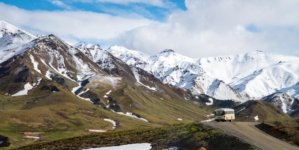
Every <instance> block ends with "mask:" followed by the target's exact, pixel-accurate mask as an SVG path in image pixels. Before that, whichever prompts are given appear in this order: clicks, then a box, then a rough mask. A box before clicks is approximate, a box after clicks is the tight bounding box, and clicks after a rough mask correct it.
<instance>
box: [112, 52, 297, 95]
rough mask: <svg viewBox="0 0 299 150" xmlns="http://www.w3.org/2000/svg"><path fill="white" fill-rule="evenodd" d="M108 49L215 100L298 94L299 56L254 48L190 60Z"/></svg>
mask: <svg viewBox="0 0 299 150" xmlns="http://www.w3.org/2000/svg"><path fill="white" fill-rule="evenodd" d="M108 51H109V52H110V53H111V54H113V55H114V56H116V57H118V58H120V59H121V60H123V61H125V62H126V63H128V64H129V65H131V66H135V67H139V68H143V69H145V70H146V71H148V72H149V73H151V74H153V75H154V76H156V77H157V78H159V79H160V80H161V81H162V82H163V83H165V84H171V85H175V86H179V87H182V88H184V89H190V90H191V91H192V92H193V94H208V95H210V96H213V97H215V98H218V99H235V100H247V99H249V98H253V99H259V98H262V97H264V96H267V95H269V94H272V93H275V92H278V91H281V92H286V93H288V94H290V95H291V96H295V97H296V96H297V95H296V94H297V92H296V91H297V90H296V89H297V88H296V85H297V83H298V75H299V65H297V64H298V63H299V57H297V56H284V55H277V54H271V53H267V52H263V51H259V50H257V51H253V52H249V53H246V54H239V55H228V56H219V57H206V58H199V59H193V58H189V57H186V56H183V55H181V54H178V53H175V52H174V51H173V50H164V51H162V52H160V53H158V54H156V55H152V56H149V55H147V54H144V53H141V52H136V51H132V50H127V49H125V48H123V47H118V46H113V47H110V48H109V49H108Z"/></svg>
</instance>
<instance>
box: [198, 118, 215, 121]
mask: <svg viewBox="0 0 299 150" xmlns="http://www.w3.org/2000/svg"><path fill="white" fill-rule="evenodd" d="M214 120H215V118H212V119H207V120H203V121H201V122H211V121H214Z"/></svg>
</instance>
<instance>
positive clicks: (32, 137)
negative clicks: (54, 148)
mask: <svg viewBox="0 0 299 150" xmlns="http://www.w3.org/2000/svg"><path fill="white" fill-rule="evenodd" d="M24 137H25V138H28V139H36V140H38V139H40V137H38V136H28V135H27V136H24Z"/></svg>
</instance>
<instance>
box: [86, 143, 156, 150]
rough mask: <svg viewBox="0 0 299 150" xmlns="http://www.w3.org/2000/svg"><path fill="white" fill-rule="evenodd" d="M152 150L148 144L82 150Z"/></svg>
mask: <svg viewBox="0 0 299 150" xmlns="http://www.w3.org/2000/svg"><path fill="white" fill-rule="evenodd" d="M151 148H152V146H151V144H150V143H137V144H127V145H121V146H111V147H101V148H90V149H84V150H150V149H151Z"/></svg>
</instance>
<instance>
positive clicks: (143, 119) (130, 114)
mask: <svg viewBox="0 0 299 150" xmlns="http://www.w3.org/2000/svg"><path fill="white" fill-rule="evenodd" d="M116 113H117V114H120V115H125V116H128V117H132V118H136V119H139V120H142V121H144V122H148V120H146V119H145V118H141V117H140V118H139V117H137V116H135V115H133V113H131V112H126V113H123V112H116Z"/></svg>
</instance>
